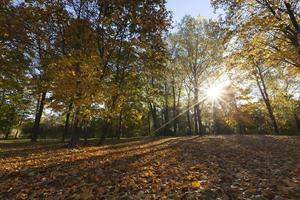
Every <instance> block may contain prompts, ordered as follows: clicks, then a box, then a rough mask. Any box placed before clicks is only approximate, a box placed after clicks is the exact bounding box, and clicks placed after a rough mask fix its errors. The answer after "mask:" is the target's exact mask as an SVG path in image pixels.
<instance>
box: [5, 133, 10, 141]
mask: <svg viewBox="0 0 300 200" xmlns="http://www.w3.org/2000/svg"><path fill="white" fill-rule="evenodd" d="M8 136H9V131H6V132H5V139H6V140H8Z"/></svg>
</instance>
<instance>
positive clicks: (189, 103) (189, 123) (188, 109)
mask: <svg viewBox="0 0 300 200" xmlns="http://www.w3.org/2000/svg"><path fill="white" fill-rule="evenodd" d="M190 99H191V97H190V92H188V108H187V112H186V113H187V122H188V134H189V135H192V124H191V116H190V108H191V100H190Z"/></svg>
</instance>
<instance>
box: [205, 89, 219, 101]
mask: <svg viewBox="0 0 300 200" xmlns="http://www.w3.org/2000/svg"><path fill="white" fill-rule="evenodd" d="M221 94H222V88H221V87H219V86H211V87H209V88H207V89H206V96H207V97H208V98H209V99H212V100H214V99H218V98H219V97H220V96H221Z"/></svg>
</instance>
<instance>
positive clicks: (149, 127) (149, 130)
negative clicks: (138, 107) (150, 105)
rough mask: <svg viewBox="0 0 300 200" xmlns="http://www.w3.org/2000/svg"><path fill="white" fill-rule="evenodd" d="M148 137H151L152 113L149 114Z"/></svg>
mask: <svg viewBox="0 0 300 200" xmlns="http://www.w3.org/2000/svg"><path fill="white" fill-rule="evenodd" d="M147 125H148V136H150V135H151V112H150V111H149V112H148V114H147Z"/></svg>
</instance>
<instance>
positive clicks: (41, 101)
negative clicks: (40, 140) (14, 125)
mask: <svg viewBox="0 0 300 200" xmlns="http://www.w3.org/2000/svg"><path fill="white" fill-rule="evenodd" d="M46 93H47V92H43V93H41V96H40V97H39V99H38V105H37V112H36V114H35V119H34V125H33V130H32V135H31V142H36V141H37V137H38V131H39V127H40V122H41V118H42V114H43V110H44V103H45V99H46Z"/></svg>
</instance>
